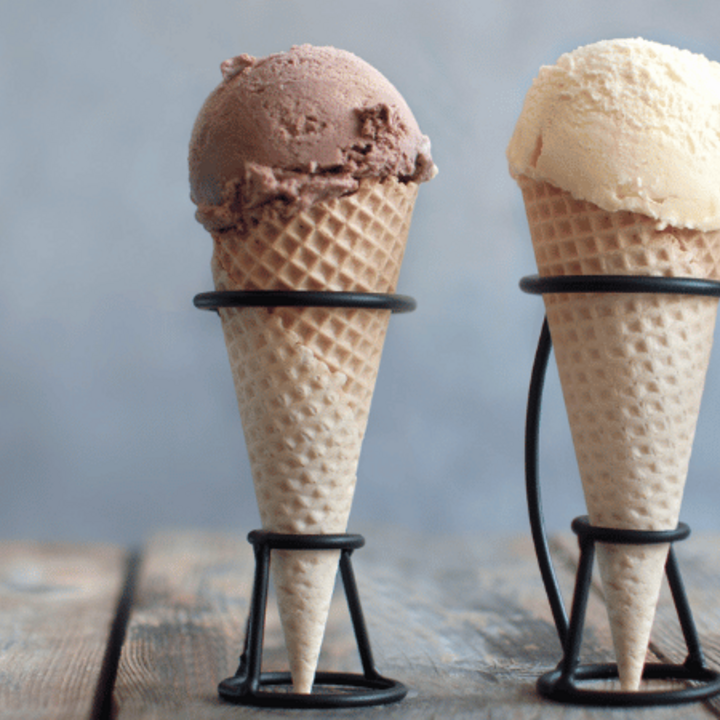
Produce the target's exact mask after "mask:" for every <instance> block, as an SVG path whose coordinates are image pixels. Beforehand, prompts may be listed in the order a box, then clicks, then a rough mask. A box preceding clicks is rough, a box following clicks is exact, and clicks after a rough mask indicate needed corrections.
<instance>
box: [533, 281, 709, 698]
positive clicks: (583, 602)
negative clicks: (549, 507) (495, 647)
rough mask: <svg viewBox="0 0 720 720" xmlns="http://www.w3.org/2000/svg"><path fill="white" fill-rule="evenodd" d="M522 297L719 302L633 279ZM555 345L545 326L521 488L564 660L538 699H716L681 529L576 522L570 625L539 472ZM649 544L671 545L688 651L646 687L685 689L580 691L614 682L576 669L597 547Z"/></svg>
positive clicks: (681, 285) (610, 667)
mask: <svg viewBox="0 0 720 720" xmlns="http://www.w3.org/2000/svg"><path fill="white" fill-rule="evenodd" d="M520 287H521V289H522V290H523V291H525V292H529V293H533V294H544V293H558V292H583V293H586V292H623V293H629V292H652V293H669V294H689V295H706V296H713V297H720V282H716V281H712V280H698V279H695V278H662V277H661V278H655V277H635V276H581V277H575V276H565V277H549V278H538V277H537V276H532V277H526V278H523V279H522V280H521V282H520ZM551 350H552V340H551V337H550V329H549V326H548V322H547V318H545V320H544V322H543V326H542V330H541V332H540V339H539V341H538V347H537V351H536V354H535V361H534V363H533V368H532V374H531V378H530V389H529V392H528V403H527V415H526V424H525V488H526V494H527V503H528V515H529V519H530V529H531V533H532V538H533V543H534V545H535V553H536V555H537V559H538V565H539V567H540V574H541V576H542V580H543V585H544V586H545V592H546V594H547V597H548V601H549V603H550V608H551V611H552V615H553V620H554V621H555V627H556V629H557V633H558V637H559V639H560V644H561V645H562V647H563V659H562V660H561V662H560V663H559V665H558V666H557V668H556V669H555V670H553V671H551V672H549V673H546V674H544V675H543V676H542V677H540V678H539V680H538V682H537V689H538V692H539V693H540V694H541V695H543V696H544V697H546V698H549V699H551V700H555V701H557V702H562V703H572V704H578V705H596V706H615V707H646V706H653V705H676V704H680V703H686V702H693V701H698V700H705V699H707V698H710V697H712V696H714V695H717V694H718V693H720V673H717V672H715V671H714V670H711V669H710V668H708V667H707V666H706V664H705V660H704V658H703V653H702V649H701V646H700V640H699V637H698V633H697V630H696V627H695V623H694V621H693V618H692V613H691V611H690V605H689V603H688V599H687V594H686V593H685V588H684V585H683V582H682V578H681V575H680V569H679V566H678V562H677V558H676V556H675V551H674V547H673V546H672V543H674V542H677V541H680V540H684V539H685V538H687V537H688V536H689V534H690V528H689V527H688V526H687V525H685V524H684V523H680V524H679V525H678V527H677V528H676V529H675V530H670V531H657V532H656V531H639V530H620V529H617V528H602V527H594V526H592V525H590V523H589V522H588V519H587V517H580V518H576V519H575V520H574V521H573V523H572V529H573V531H574V532H575V533H576V534H577V536H578V542H579V545H580V561H579V565H578V572H577V577H576V581H575V590H574V594H573V603H572V609H571V615H570V619H568V615H567V612H566V610H565V604H564V602H563V598H562V594H561V592H560V586H559V583H558V580H557V576H556V574H555V569H554V567H553V562H552V557H551V554H550V547H549V544H548V539H547V533H546V531H545V520H544V517H543V511H542V500H541V493H540V482H539V474H538V465H539V434H540V408H541V403H542V393H543V387H544V384H545V375H546V371H547V366H548V361H549V358H550V352H551ZM596 542H608V543H615V544H641V545H645V544H654V543H671V546H670V550H669V552H668V559H667V563H666V566H665V571H666V575H667V579H668V584H669V586H670V590H671V593H672V597H673V601H674V603H675V607H676V610H677V613H678V619H679V621H680V625H681V628H682V631H683V636H684V639H685V643H686V645H687V649H688V655H687V658H686V660H685V662H684V663H683V664H681V665H676V664H666V663H650V664H647V665H646V666H645V668H644V671H643V679H645V680H660V679H662V680H675V681H679V682H687V683H689V685H687V686H686V687H682V688H679V689H672V690H663V691H640V692H625V691H614V690H607V691H601V690H591V689H587V688H581V687H578V685H577V683H578V682H583V681H597V680H613V679H617V678H618V668H617V664H616V663H606V664H591V665H580V664H579V656H580V647H581V644H582V632H583V626H584V623H585V611H586V607H587V602H588V598H589V595H590V586H591V581H592V568H593V562H594V558H595V543H596Z"/></svg>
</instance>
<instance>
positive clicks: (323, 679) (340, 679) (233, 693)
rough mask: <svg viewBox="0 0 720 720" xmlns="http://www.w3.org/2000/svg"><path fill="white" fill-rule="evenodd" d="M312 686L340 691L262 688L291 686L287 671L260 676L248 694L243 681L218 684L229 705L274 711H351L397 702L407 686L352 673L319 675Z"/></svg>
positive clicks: (382, 678)
mask: <svg viewBox="0 0 720 720" xmlns="http://www.w3.org/2000/svg"><path fill="white" fill-rule="evenodd" d="M314 684H315V685H317V686H326V687H327V686H337V687H340V688H343V689H342V690H341V691H340V692H331V693H325V692H315V693H308V694H306V695H301V694H299V693H294V692H284V691H280V692H278V691H273V690H262V688H263V687H272V686H283V685H285V686H291V685H292V679H291V677H290V673H288V672H268V673H262V674H261V675H260V682H259V687H258V689H257V690H255V691H251V692H248V690H247V688H246V687H245V682H244V678H238V677H234V678H228V679H227V680H223V682H221V683H220V686H219V688H218V690H219V693H220V697H221V698H223V700H227V701H229V702H233V703H238V704H244V705H255V706H258V707H276V708H299V709H306V708H317V709H321V708H350V707H367V706H371V705H385V704H389V703H393V702H399V701H400V700H402V699H403V698H404V697H405V696H406V695H407V692H408V690H407V687H405V685H403V684H402V683H401V682H398V681H397V680H391V679H389V678H385V677H382V676H379V675H378V676H377V677H371V678H368V677H365V676H363V675H358V674H353V673H339V672H338V673H334V672H318V673H316V674H315V681H314Z"/></svg>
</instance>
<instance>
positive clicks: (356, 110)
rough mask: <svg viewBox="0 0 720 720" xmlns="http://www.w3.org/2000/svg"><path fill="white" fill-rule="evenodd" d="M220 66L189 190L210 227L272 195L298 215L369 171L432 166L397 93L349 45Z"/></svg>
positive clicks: (419, 170) (424, 170)
mask: <svg viewBox="0 0 720 720" xmlns="http://www.w3.org/2000/svg"><path fill="white" fill-rule="evenodd" d="M221 69H222V73H223V81H222V82H221V83H220V85H219V86H218V87H217V88H216V89H215V90H214V91H213V92H212V93H211V95H210V96H209V97H208V99H207V100H206V102H205V104H204V106H203V108H202V110H201V111H200V114H199V116H198V118H197V120H196V122H195V127H194V130H193V134H192V139H191V142H190V158H189V160H190V187H191V197H192V199H193V202H195V203H196V204H197V205H198V219H199V220H200V221H201V222H203V223H204V224H205V225H206V226H209V227H208V229H211V230H218V229H223V227H224V226H225V225H226V226H228V227H231V226H234V225H236V224H237V223H242V222H243V218H244V217H245V214H246V212H247V211H248V210H251V209H253V208H256V207H258V206H261V205H263V204H266V203H268V202H271V201H274V200H279V201H281V202H282V203H284V204H285V205H286V207H287V208H288V209H289V211H290V212H292V211H293V210H294V209H306V208H307V207H309V206H310V205H312V204H313V203H315V202H318V201H322V200H327V199H331V198H335V197H339V196H341V195H346V194H348V193H352V192H355V191H356V190H357V189H358V187H359V182H360V180H361V179H363V178H379V179H384V178H387V177H395V178H397V179H399V180H400V181H402V182H408V181H414V182H422V181H424V180H429V179H430V178H432V177H433V175H434V174H435V172H436V169H435V166H434V164H433V161H432V158H431V156H430V141H429V140H428V138H427V137H426V136H425V135H423V134H422V133H421V132H420V129H419V127H418V124H417V122H416V120H415V118H414V116H413V114H412V112H411V111H410V109H409V107H408V106H407V103H406V102H405V100H404V99H403V98H402V96H401V95H400V93H399V92H398V91H397V90H396V89H395V87H394V86H393V85H392V84H391V83H390V82H389V81H388V80H387V79H386V78H385V77H384V76H383V75H382V74H381V73H380V72H379V71H377V70H375V68H373V67H372V66H371V65H369V64H368V63H366V62H365V61H364V60H361V59H360V58H358V57H357V56H355V55H353V54H352V53H350V52H347V51H344V50H337V49H336V48H332V47H314V46H311V45H301V46H296V47H293V48H292V49H291V50H289V51H288V52H282V53H276V54H274V55H269V56H268V57H266V58H262V59H256V58H253V57H251V56H249V55H239V56H237V57H235V58H232V59H230V60H226V61H225V62H224V63H222V65H221ZM220 208H221V211H220V212H218V210H219V209H220Z"/></svg>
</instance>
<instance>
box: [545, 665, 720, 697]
mask: <svg viewBox="0 0 720 720" xmlns="http://www.w3.org/2000/svg"><path fill="white" fill-rule="evenodd" d="M617 677H618V668H617V665H615V664H614V663H603V664H597V665H581V666H579V667H577V668H576V669H575V672H574V679H575V680H578V681H588V680H614V679H617ZM643 679H644V680H676V681H694V682H697V683H703V684H701V685H688V686H687V687H682V688H678V689H677V690H659V691H653V690H644V691H638V692H627V691H608V690H589V689H584V688H579V687H578V686H577V685H576V684H575V682H574V681H573V680H567V679H565V678H563V673H562V670H560V669H559V668H557V669H555V670H552V671H550V672H548V673H545V674H544V675H542V676H541V677H540V679H539V680H538V683H537V688H538V692H539V693H540V694H541V695H542V696H543V697H546V698H548V699H549V700H555V701H556V702H561V703H571V704H576V705H595V706H605V707H649V706H652V705H666V706H667V705H679V704H681V703H687V702H697V701H699V700H707V699H708V698H711V697H713V696H714V695H717V693H718V691H720V674H718V673H717V672H716V671H715V670H711V669H709V668H707V667H701V668H694V667H688V666H687V665H672V664H660V663H651V664H648V665H646V666H645V669H644V671H643Z"/></svg>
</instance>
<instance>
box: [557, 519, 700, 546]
mask: <svg viewBox="0 0 720 720" xmlns="http://www.w3.org/2000/svg"><path fill="white" fill-rule="evenodd" d="M571 527H572V529H573V532H574V533H575V534H576V535H579V536H581V537H590V538H592V539H593V540H597V541H598V542H606V543H613V544H615V545H657V544H660V543H670V542H677V541H678V540H685V539H686V538H688V537H690V526H689V525H687V524H686V523H684V522H681V523H678V526H677V527H676V528H675V529H674V530H621V529H620V528H609V527H599V526H597V525H591V524H590V520H589V519H588V516H587V515H582V516H581V517H576V518H575V519H574V520H573V521H572V525H571Z"/></svg>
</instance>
